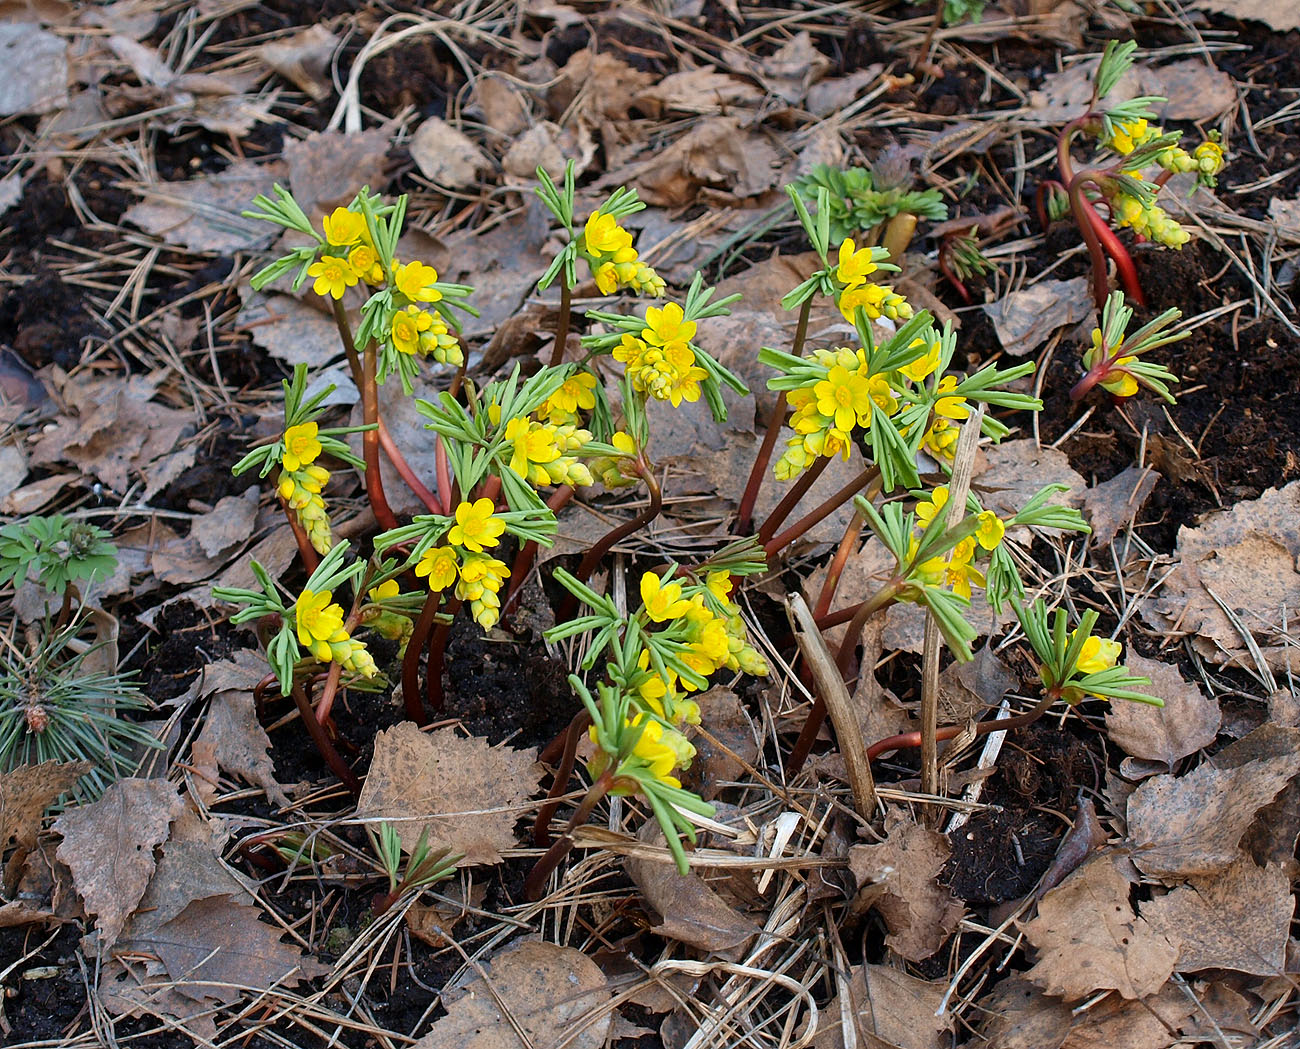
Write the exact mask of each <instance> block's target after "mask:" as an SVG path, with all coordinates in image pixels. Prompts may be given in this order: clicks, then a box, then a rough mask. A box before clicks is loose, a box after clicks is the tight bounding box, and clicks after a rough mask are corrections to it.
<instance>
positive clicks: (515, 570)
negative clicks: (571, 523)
mask: <svg viewBox="0 0 1300 1049" xmlns="http://www.w3.org/2000/svg"><path fill="white" fill-rule="evenodd" d="M574 494H575V489H574V487H573V486H572V485H568V484H564V485H560V487H559V488H557V489H555V491H554V492H552V493H551V497H550V498H549V499H547V500H546V505H547V507H549V508H550V511H551V513H553V514H558V513H559V512H560V511H561V510H563V509H564V508H565V507H566V506H567V505H568V504H569V501H570V500H571V499H572V498H573V496H574ZM536 560H537V540H535V539H530V540H528V542H526V543H524V545H523V546H521V547H520V548H519V553H518V554H517V555H516V556H515V563H514V565H513V566H512V567H511V569H510V586H509V587H508V588H507V590H506V598H505V600H504V601H502V602H501V618H502V619H504V618H505V617H506V616H507V615H509V614H510V613H511V612H513V611H514V608H515V605H517V604H518V603H519V595H520V594H521V593H523V586H524V577H525V576H527V575H528V573H529V572H531V571H532V569H533V562H534V561H536Z"/></svg>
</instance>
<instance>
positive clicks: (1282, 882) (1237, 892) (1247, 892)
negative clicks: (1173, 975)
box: [1141, 854, 1295, 976]
mask: <svg viewBox="0 0 1300 1049" xmlns="http://www.w3.org/2000/svg"><path fill="white" fill-rule="evenodd" d="M1294 909H1295V901H1294V900H1292V898H1291V878H1290V876H1289V875H1288V873H1287V870H1286V868H1285V867H1284V866H1283V865H1282V864H1280V863H1279V864H1273V865H1271V866H1268V867H1259V866H1256V864H1255V861H1254V860H1253V859H1251V858H1250V857H1249V856H1247V855H1244V854H1243V855H1241V856H1239V857H1238V858H1237V861H1236V862H1235V863H1234V864H1232V866H1230V867H1228V868H1227V869H1225V870H1222V871H1219V872H1218V873H1217V874H1213V875H1211V876H1209V877H1202V878H1191V879H1189V881H1188V882H1187V884H1186V885H1181V886H1179V887H1178V888H1176V889H1174V890H1173V892H1169V893H1166V894H1165V895H1163V896H1158V897H1156V898H1155V899H1153V900H1150V901H1148V902H1146V903H1144V904H1142V905H1141V913H1142V916H1143V917H1144V918H1146V919H1147V921H1149V922H1150V923H1151V925H1152V926H1153V927H1154V928H1156V929H1157V930H1159V931H1160V932H1162V933H1163V934H1164V935H1165V937H1166V938H1167V939H1168V940H1169V942H1170V943H1172V944H1174V945H1175V946H1177V947H1178V964H1177V966H1176V971H1178V972H1182V973H1188V972H1196V971H1198V970H1200V969H1235V970H1236V971H1237V972H1244V973H1252V974H1254V975H1256V976H1276V975H1279V974H1281V973H1282V972H1284V971H1285V967H1286V942H1287V930H1288V928H1289V927H1290V923H1291V912H1292V911H1293V910H1294Z"/></svg>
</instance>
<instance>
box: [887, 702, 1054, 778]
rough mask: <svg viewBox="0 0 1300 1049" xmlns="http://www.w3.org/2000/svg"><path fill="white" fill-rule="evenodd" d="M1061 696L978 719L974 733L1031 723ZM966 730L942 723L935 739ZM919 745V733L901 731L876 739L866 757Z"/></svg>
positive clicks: (982, 734)
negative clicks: (1018, 710)
mask: <svg viewBox="0 0 1300 1049" xmlns="http://www.w3.org/2000/svg"><path fill="white" fill-rule="evenodd" d="M1060 698H1061V697H1060V696H1058V695H1055V694H1054V693H1051V692H1049V693H1048V694H1047V695H1045V696H1044V697H1043V698H1042V699H1041V700H1039V701H1038V703H1037V704H1036V705H1035V706H1034V707H1033V708H1032V709H1030V710H1028V711H1026V712H1025V713H1024V714H1017V715H1016V716H1015V717H1012V718H993V719H991V720H989V721H980V722H978V723H977V724H976V725H975V726H974V733H975V735H977V736H984V735H987V734H988V733H990V732H1006V731H1009V730H1010V729H1017V728H1024V727H1025V726H1026V725H1032V724H1033V723H1034V722H1035V721H1037V720H1038V719H1039V718H1040V717H1042V716H1043V715H1044V714H1045V713H1047V711H1048V709H1049V708H1050V707H1051V705H1052V704H1053V703H1055V702H1056V701H1057V700H1058V699H1060ZM966 730H967V726H966V725H944V726H943V727H942V728H940V729H938V730H937V731H936V732H935V739H936V740H938V741H943V740H949V739H953V738H955V737H956V736H959V735H960V734H961V733H963V732H965V731H966ZM920 745H921V733H920V732H919V731H917V732H901V733H899V734H898V735H896V736H886V737H885V738H884V739H881V740H877V741H876V742H875V743H873V744H871V746H869V747H868V748H867V758H868V760H870V761H875V760H876V758H878V757H880V755H881V754H888V753H889V752H890V751H891V750H906V749H909V748H912V747H919V746H920Z"/></svg>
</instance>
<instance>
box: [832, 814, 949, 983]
mask: <svg viewBox="0 0 1300 1049" xmlns="http://www.w3.org/2000/svg"><path fill="white" fill-rule="evenodd" d="M885 832H886V835H887V837H886V839H885V841H884V842H883V843H881V844H880V845H855V846H853V848H851V849H850V850H849V870H850V871H851V872H852V873H853V878H854V880H855V881H856V882H857V884H858V896H857V899H856V900H855V901H854V904H855V907H862V908H866V907H874V908H875V909H876V910H877V911H879V912H880V916H881V917H882V918H884V920H885V925H886V926H887V927H888V928H889V935H888V936H886V937H885V943H887V944H888V945H889V946H890V947H891V948H893V949H894V950H895V951H897V952H898V953H899V955H901V956H902V957H903V958H906V959H907V960H908V961H910V962H919V961H924V960H925V959H926V958H929V957H930V956H931V955H932V954H934V952H935V951H937V950H938V949H939V948H940V947H942V946H943V944H944V942H945V941H946V940H947V939H948V937H949V936H951V935H952V933H953V930H955V929H956V928H957V925H958V923H959V922H960V921H961V919H962V915H963V914H965V911H966V909H965V907H964V906H963V904H962V902H961V901H960V900H959V899H957V898H956V897H955V896H954V895H953V894H952V890H951V889H949V888H948V887H947V886H946V885H940V884H939V882H938V880H937V879H938V875H939V872H940V871H942V870H943V867H944V864H946V863H947V862H948V859H949V857H950V856H951V855H952V847H951V846H950V845H949V844H948V839H947V838H946V837H944V835H942V834H940V833H939V832H938V831H932V830H927V829H926V828H924V827H919V826H917V825H916V824H915V823H913V822H912V821H911V819H910V818H909V817H907V816H905V815H904V814H903V813H902V812H901V811H900V810H898V809H891V810H890V811H889V813H888V815H886V817H885Z"/></svg>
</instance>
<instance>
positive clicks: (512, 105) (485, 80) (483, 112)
mask: <svg viewBox="0 0 1300 1049" xmlns="http://www.w3.org/2000/svg"><path fill="white" fill-rule="evenodd" d="M589 53H590V52H588V51H585V50H584V51H578V52H576V53H575V54H574V56H573V57H574V58H576V57H577V56H578V55H585V54H589ZM569 61H570V62H572V61H573V58H571V59H569ZM470 100H471V102H470V105H469V106H468V107H467V112H470V113H474V114H477V115H479V116H481V117H482V118H483V123H484V124H486V125H487V126H488V127H490V128H491V129H492V130H493V131H495V132H496V133H497V134H499V135H502V136H504V137H506V138H513V137H514V136H515V135H517V134H519V132H521V131H523V130H524V128H526V127H528V125H529V124H530V123H531V116H530V112H529V108H528V100H527V98H526V97H525V96H524V93H523V92H522V91H521V90H519V88H517V87H516V86H515V85H514V84H513V83H512V82H511V81H510V80H508V79H507V78H506V77H504V76H499V75H497V74H494V73H490V72H483V73H481V74H480V75H479V76H477V77H475V78H474V86H473V88H472V89H471V91H470Z"/></svg>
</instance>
